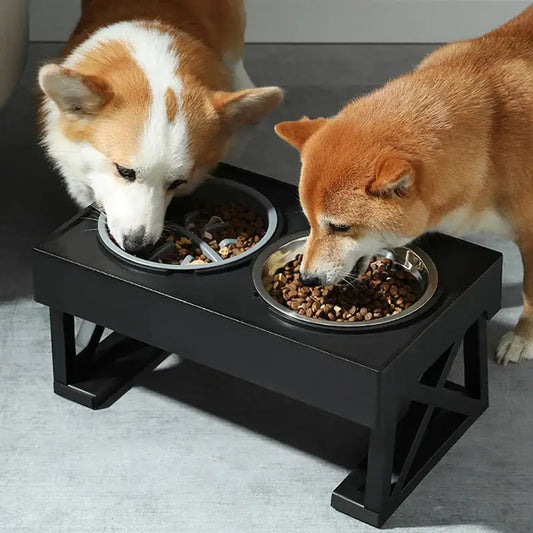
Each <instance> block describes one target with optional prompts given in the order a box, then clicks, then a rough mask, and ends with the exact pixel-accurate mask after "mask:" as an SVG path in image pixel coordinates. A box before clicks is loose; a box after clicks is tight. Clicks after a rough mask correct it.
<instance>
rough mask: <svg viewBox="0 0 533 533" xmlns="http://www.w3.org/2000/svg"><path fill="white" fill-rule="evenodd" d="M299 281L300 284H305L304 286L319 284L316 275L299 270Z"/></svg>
mask: <svg viewBox="0 0 533 533" xmlns="http://www.w3.org/2000/svg"><path fill="white" fill-rule="evenodd" d="M300 281H301V282H302V285H305V286H306V287H315V286H316V285H320V284H321V283H320V278H319V277H318V276H314V275H313V274H306V273H305V272H300Z"/></svg>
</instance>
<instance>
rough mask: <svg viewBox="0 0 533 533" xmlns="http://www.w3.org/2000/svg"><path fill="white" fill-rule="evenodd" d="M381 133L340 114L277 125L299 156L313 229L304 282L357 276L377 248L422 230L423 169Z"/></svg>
mask: <svg viewBox="0 0 533 533" xmlns="http://www.w3.org/2000/svg"><path fill="white" fill-rule="evenodd" d="M382 126H383V125H377V124H374V123H372V122H370V123H367V124H362V123H361V122H360V121H358V120H357V119H355V118H354V117H351V116H350V115H348V116H346V115H343V114H340V115H337V116H336V117H333V118H329V119H325V118H319V119H316V120H309V119H307V118H303V119H302V120H299V121H295V122H283V123H281V124H278V125H277V126H276V132H277V134H278V135H279V136H280V137H282V138H283V139H284V140H286V141H287V142H289V143H290V144H292V145H293V146H294V147H295V148H297V149H298V150H300V151H301V163H302V170H301V178H300V201H301V204H302V207H303V210H304V212H305V215H306V216H307V218H308V220H309V223H310V227H311V233H310V236H309V239H308V241H307V246H306V251H305V253H304V261H303V264H302V269H301V279H302V282H303V283H306V284H308V285H331V284H335V283H338V282H340V281H342V280H343V279H344V278H345V277H346V276H348V275H350V274H351V273H352V271H354V268H355V269H356V272H355V273H356V274H360V273H361V272H362V271H364V270H365V269H366V267H367V266H368V263H369V260H370V258H371V256H372V255H374V254H375V253H376V252H377V251H378V250H379V249H381V248H384V247H396V246H402V245H405V244H406V243H407V242H409V241H411V240H412V239H413V238H415V237H417V236H419V235H420V234H422V233H423V232H424V231H425V230H426V227H427V223H428V216H429V214H428V210H427V208H426V206H425V203H424V202H423V201H422V199H421V197H420V195H419V194H418V184H419V181H420V176H421V172H422V167H421V164H420V162H419V161H417V158H416V157H414V156H413V155H412V154H411V153H407V152H405V151H401V150H399V149H397V148H395V146H396V143H395V142H392V141H391V139H388V138H387V137H388V136H387V132H386V128H385V129H383V127H382Z"/></svg>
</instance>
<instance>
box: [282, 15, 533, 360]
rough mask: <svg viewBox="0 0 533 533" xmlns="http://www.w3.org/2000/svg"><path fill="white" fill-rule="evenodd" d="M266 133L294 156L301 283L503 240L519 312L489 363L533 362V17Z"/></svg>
mask: <svg viewBox="0 0 533 533" xmlns="http://www.w3.org/2000/svg"><path fill="white" fill-rule="evenodd" d="M276 132H277V133H278V135H279V136H281V137H282V138H283V139H285V140H286V141H288V142H289V143H291V144H292V145H293V146H295V147H296V148H297V149H298V150H300V151H301V161H302V172H301V181H300V198H301V203H302V206H303V209H304V211H305V214H306V216H307V218H308V219H309V222H310V225H311V234H310V237H309V240H308V243H307V249H306V253H305V256H304V263H303V266H302V280H304V281H306V282H307V283H308V284H318V283H321V284H331V283H337V282H339V281H341V280H342V279H343V278H344V277H345V276H346V275H347V274H348V273H350V272H351V271H352V269H353V268H354V266H355V265H356V264H357V265H358V267H359V268H360V269H362V268H364V267H366V264H368V263H367V262H368V258H369V257H370V256H371V255H372V254H374V253H375V252H376V251H377V250H378V249H379V248H382V247H387V246H400V245H403V244H406V243H407V242H409V241H411V240H413V239H414V238H416V237H418V236H420V235H421V234H423V233H425V232H428V231H444V232H449V233H453V234H464V233H465V232H469V231H472V230H487V231H489V232H493V233H498V234H500V235H506V236H509V237H510V238H512V239H514V241H515V242H516V243H517V244H518V246H519V247H520V250H521V253H522V257H523V263H524V268H525V279H524V295H525V298H524V299H525V305H524V311H523V314H522V317H521V319H520V321H519V323H518V325H517V326H516V328H515V330H514V331H513V332H510V333H508V334H507V335H506V336H505V337H504V338H503V339H502V341H501V343H500V345H499V348H498V354H497V359H498V361H500V362H501V363H507V362H510V361H512V362H519V361H522V360H523V359H533V7H530V8H528V9H526V11H524V12H523V13H522V14H521V15H520V16H518V17H517V18H516V19H514V20H512V21H510V22H509V23H507V24H505V25H504V26H502V27H501V28H499V29H497V30H495V31H493V32H491V33H489V34H487V35H485V36H484V37H482V38H480V39H476V40H472V41H466V42H458V43H454V44H450V45H448V46H444V47H443V48H441V49H439V50H437V51H436V52H435V53H433V54H432V55H430V56H429V57H428V58H426V59H425V60H424V61H423V62H422V64H421V65H420V66H419V67H418V68H417V69H416V70H415V71H413V72H411V73H409V74H407V75H405V76H402V77H400V78H398V79H396V80H393V81H391V82H389V83H388V84H386V85H385V86H384V87H383V88H381V89H379V90H376V91H374V92H373V93H371V94H369V95H367V96H364V97H362V98H359V99H357V100H355V101H354V102H352V103H350V104H349V105H348V106H347V107H345V108H344V109H343V110H341V111H340V113H339V114H337V115H336V116H334V117H332V118H319V119H316V120H309V119H307V118H303V119H302V120H300V121H296V122H284V123H281V124H278V125H277V127H276Z"/></svg>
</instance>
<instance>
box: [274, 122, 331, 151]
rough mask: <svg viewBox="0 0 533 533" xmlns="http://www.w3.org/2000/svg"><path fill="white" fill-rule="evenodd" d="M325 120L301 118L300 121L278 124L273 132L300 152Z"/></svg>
mask: <svg viewBox="0 0 533 533" xmlns="http://www.w3.org/2000/svg"><path fill="white" fill-rule="evenodd" d="M326 121H327V119H325V118H317V119H314V120H311V119H309V118H307V117H303V118H302V119H301V120H295V121H291V122H280V123H279V124H277V125H276V127H275V128H274V131H275V132H276V133H277V134H278V135H279V136H280V137H281V138H282V139H283V140H284V141H287V142H288V143H289V144H292V145H293V146H294V148H296V149H297V150H301V149H302V147H303V145H304V144H305V143H306V142H307V141H308V139H309V138H310V137H311V136H312V135H313V134H315V133H316V132H317V131H318V130H319V129H320V128H321V127H322V126H323V125H324V124H325V123H326Z"/></svg>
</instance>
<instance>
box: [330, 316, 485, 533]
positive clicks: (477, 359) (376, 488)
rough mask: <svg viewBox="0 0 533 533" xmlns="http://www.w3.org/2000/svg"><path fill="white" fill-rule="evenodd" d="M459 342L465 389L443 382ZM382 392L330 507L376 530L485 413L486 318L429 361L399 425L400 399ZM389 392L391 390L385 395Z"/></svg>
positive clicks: (482, 318)
mask: <svg viewBox="0 0 533 533" xmlns="http://www.w3.org/2000/svg"><path fill="white" fill-rule="evenodd" d="M461 341H463V352H464V365H465V387H459V386H456V385H455V384H454V383H452V382H450V381H448V380H447V377H448V374H449V372H450V369H451V367H452V364H453V362H454V360H455V357H456V354H457V352H458V350H459V347H460V344H461ZM383 386H384V387H387V388H386V389H385V390H382V391H381V396H380V398H381V400H380V403H381V405H380V407H381V413H380V414H379V415H378V417H377V420H376V426H375V427H374V428H371V432H370V440H369V446H368V458H367V461H366V468H365V465H364V463H363V464H362V465H361V467H360V468H358V469H357V470H354V471H353V472H351V473H350V474H349V475H348V477H347V478H346V479H345V480H344V481H343V482H342V483H341V484H340V485H339V486H338V487H337V488H336V489H335V491H334V492H333V495H332V497H331V504H332V506H333V507H334V508H335V509H337V510H339V511H341V512H343V513H346V514H349V515H350V516H353V517H355V518H358V519H359V520H362V521H363V522H366V523H368V524H371V525H373V526H377V527H381V526H382V525H383V524H384V522H385V521H386V520H387V518H388V517H389V516H390V515H391V514H392V513H393V512H394V511H395V510H396V509H397V507H398V506H399V505H400V504H401V503H402V501H403V500H404V499H405V498H407V496H408V495H409V494H410V493H411V492H412V491H413V489H414V488H415V487H416V486H417V485H418V484H419V483H420V481H422V480H423V479H424V477H425V476H426V475H427V474H428V473H429V472H430V470H431V469H432V468H433V467H434V466H435V465H436V464H437V463H438V461H439V460H440V459H441V458H442V457H443V456H444V454H445V453H446V452H447V451H448V450H449V449H450V448H451V447H452V446H453V445H454V444H455V443H456V442H457V441H458V440H459V439H460V438H461V436H462V435H463V434H464V432H465V431H466V430H467V429H468V428H469V427H470V426H471V425H472V424H473V423H474V422H475V421H476V420H477V419H478V418H479V416H480V415H481V414H482V413H483V411H484V410H485V409H486V408H487V394H488V384H487V346H486V317H485V316H481V317H480V318H479V319H478V320H477V321H476V322H475V323H474V324H473V325H472V326H471V327H470V328H469V329H468V330H467V331H466V333H465V334H464V337H461V338H459V339H457V340H456V341H455V342H454V343H453V344H452V345H451V346H449V347H448V348H447V350H446V351H445V352H444V353H442V354H440V355H438V357H437V358H433V360H432V363H431V365H430V366H429V367H428V369H427V370H426V372H424V375H423V377H422V379H421V380H420V381H419V379H418V377H417V379H416V380H415V381H414V382H413V385H412V387H411V388H410V390H409V391H408V394H409V400H410V401H411V406H410V408H409V411H408V413H407V415H406V416H405V417H404V418H402V420H401V421H399V414H398V409H399V407H398V406H399V405H401V403H402V398H398V397H396V396H394V394H395V392H394V384H393V383H392V384H388V385H383ZM389 389H390V390H389Z"/></svg>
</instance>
